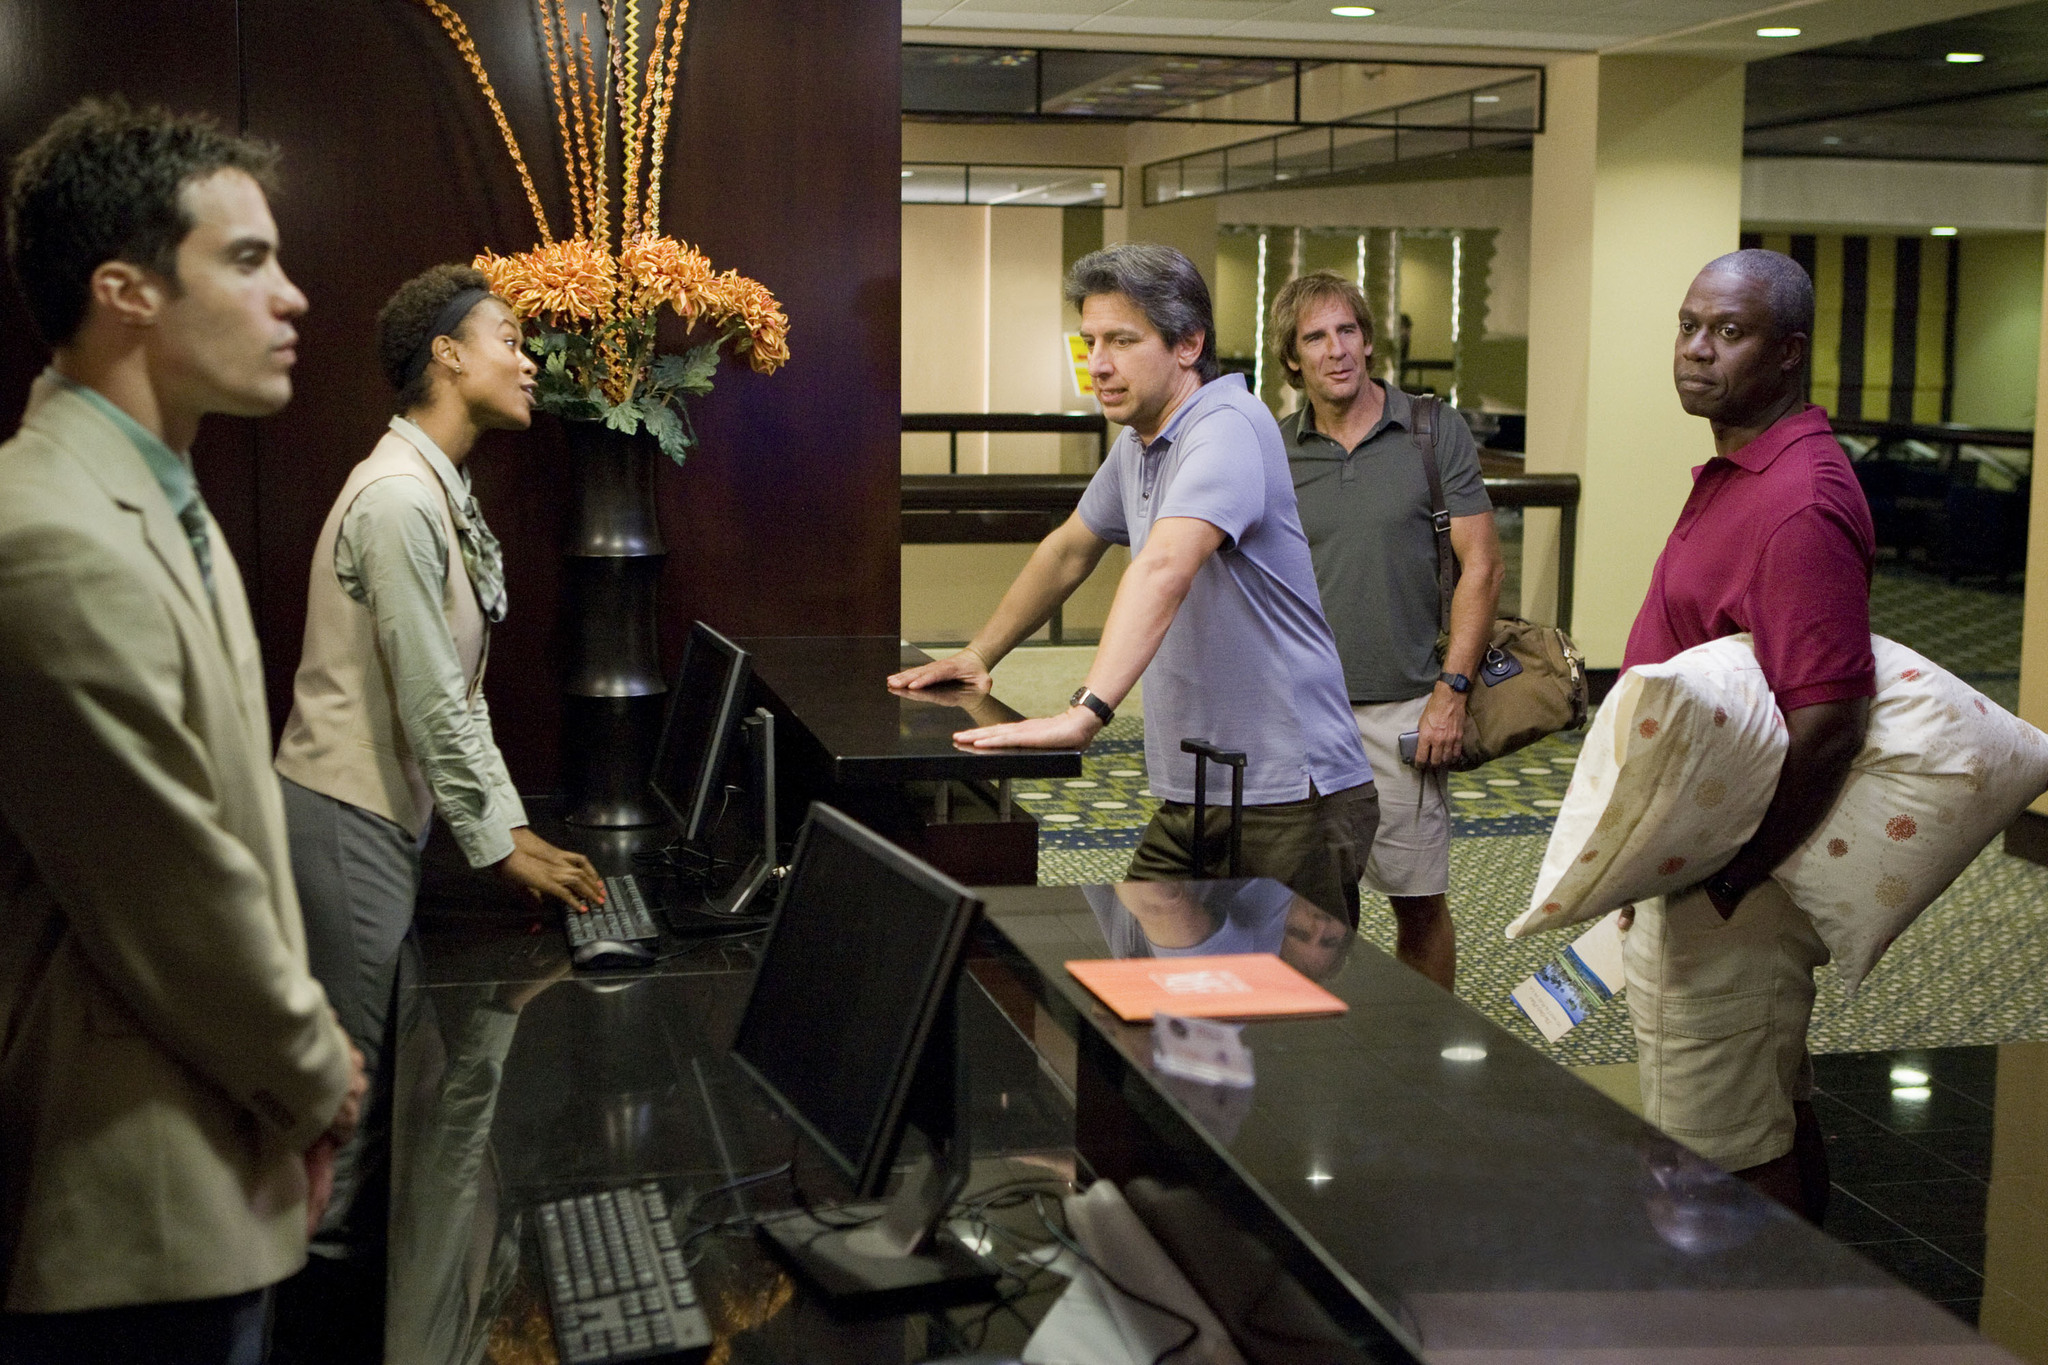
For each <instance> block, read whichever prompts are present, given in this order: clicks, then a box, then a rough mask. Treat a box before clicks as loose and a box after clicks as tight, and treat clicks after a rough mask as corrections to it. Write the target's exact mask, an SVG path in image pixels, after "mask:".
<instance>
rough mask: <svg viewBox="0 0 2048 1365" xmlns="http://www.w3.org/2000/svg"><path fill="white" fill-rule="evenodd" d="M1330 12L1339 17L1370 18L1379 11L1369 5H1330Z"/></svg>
mask: <svg viewBox="0 0 2048 1365" xmlns="http://www.w3.org/2000/svg"><path fill="white" fill-rule="evenodd" d="M1330 13H1332V14H1334V15H1336V16H1337V17H1338V18H1339V19H1370V18H1372V17H1373V15H1375V14H1378V13H1379V11H1378V10H1376V9H1374V8H1373V7H1372V6H1371V5H1332V6H1330Z"/></svg>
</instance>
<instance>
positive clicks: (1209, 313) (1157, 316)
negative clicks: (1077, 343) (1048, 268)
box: [1066, 242, 1223, 384]
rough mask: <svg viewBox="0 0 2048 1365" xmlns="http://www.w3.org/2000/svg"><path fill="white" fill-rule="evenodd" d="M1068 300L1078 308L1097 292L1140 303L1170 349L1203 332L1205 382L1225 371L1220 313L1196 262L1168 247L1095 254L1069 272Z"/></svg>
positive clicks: (1144, 245)
mask: <svg viewBox="0 0 2048 1365" xmlns="http://www.w3.org/2000/svg"><path fill="white" fill-rule="evenodd" d="M1066 294H1067V302H1068V303H1071V304H1072V305H1074V307H1076V308H1079V307H1080V306H1081V305H1082V304H1083V303H1085V302H1086V301H1087V300H1089V299H1091V298H1094V297H1095V296H1096V295H1097V294H1122V295H1123V296H1124V297H1125V298H1127V299H1129V300H1130V301H1131V302H1132V303H1135V304H1136V305H1138V311H1140V312H1141V313H1143V314H1144V315H1145V320H1146V321H1147V322H1149V323H1151V324H1152V329H1153V330H1154V331H1156V332H1158V333H1159V336H1160V339H1161V340H1163V341H1165V343H1166V344H1167V345H1168V346H1178V345H1180V343H1181V342H1182V341H1183V340H1185V339H1186V338H1188V337H1190V336H1192V335H1194V334H1195V333H1196V332H1200V333H1201V334H1202V354H1201V356H1200V358H1198V359H1197V360H1196V361H1195V373H1196V374H1198V375H1200V376H1201V379H1202V382H1203V383H1204V384H1206V383H1208V382H1209V381H1210V380H1212V379H1214V378H1215V377H1216V376H1217V375H1219V374H1222V373H1223V366H1222V365H1221V364H1219V363H1218V362H1217V359H1216V310H1215V309H1214V308H1213V307H1212V306H1211V305H1210V303H1209V286H1208V285H1207V284H1206V283H1205V282H1204V281H1203V279H1202V272H1201V271H1199V270H1197V269H1195V263H1194V262H1193V261H1191V260H1189V259H1188V258H1187V257H1185V256H1183V255H1181V253H1180V252H1178V251H1175V250H1174V249H1173V248H1172V247H1170V246H1157V245H1154V244H1152V243H1149V242H1124V243H1121V244H1120V245H1117V246H1106V247H1104V248H1102V250H1100V251H1091V252H1089V253H1088V254H1087V255H1086V256H1083V257H1082V258H1081V259H1080V260H1078V261H1076V262H1074V266H1073V269H1071V270H1069V271H1068V272H1067V288H1066Z"/></svg>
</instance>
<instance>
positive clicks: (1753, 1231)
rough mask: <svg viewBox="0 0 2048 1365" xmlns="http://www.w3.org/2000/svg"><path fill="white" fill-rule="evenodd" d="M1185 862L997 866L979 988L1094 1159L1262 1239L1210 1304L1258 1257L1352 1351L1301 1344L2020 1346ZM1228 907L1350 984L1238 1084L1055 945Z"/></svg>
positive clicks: (1488, 1352)
mask: <svg viewBox="0 0 2048 1365" xmlns="http://www.w3.org/2000/svg"><path fill="white" fill-rule="evenodd" d="M1193 886H1194V887H1195V888H1198V889H1199V896H1200V900H1199V904H1195V905H1192V906H1191V905H1190V904H1189V903H1187V902H1186V901H1185V900H1183V901H1181V902H1179V903H1175V902H1173V901H1171V900H1167V901H1165V902H1164V903H1162V897H1170V896H1172V895H1173V894H1175V893H1176V892H1179V891H1183V890H1185V889H1187V888H1186V887H1185V885H1184V886H1183V887H1181V888H1162V886H1161V884H1152V885H1151V886H1149V887H1135V888H1133V887H1125V888H1112V887H1038V888H1011V887H1001V888H992V889H990V890H989V891H988V892H987V895H988V898H989V906H990V924H991V926H992V928H993V930H994V934H995V937H996V939H997V940H998V943H999V947H1000V950H1001V953H1002V956H1003V959H1004V961H1005V963H1006V964H1007V966H1008V967H1009V969H1010V970H1011V971H1012V972H1013V973H1014V980H1013V982H1012V984H1011V986H1010V987H1009V988H1007V989H1005V988H1003V987H1000V986H999V987H997V989H996V991H995V994H996V995H997V997H998V998H999V999H1002V1000H1003V1001H1004V1004H1005V1007H1006V1009H1008V1010H1009V1011H1010V1012H1011V1015H1012V1017H1013V1018H1019V1017H1020V1016H1021V1017H1022V1020H1023V1023H1024V1026H1025V1027H1026V1029H1027V1030H1028V1031H1030V1032H1031V1033H1032V1035H1033V1036H1034V1037H1036V1038H1037V1039H1038V1040H1039V1043H1040V1047H1041V1050H1042V1051H1044V1052H1046V1053H1047V1054H1048V1055H1056V1054H1057V1053H1059V1052H1061V1051H1062V1050H1065V1051H1066V1054H1067V1060H1066V1063H1065V1068H1066V1070H1067V1072H1068V1075H1069V1077H1070V1078H1071V1079H1070V1084H1071V1085H1072V1086H1073V1088H1074V1089H1075V1092H1076V1095H1077V1101H1076V1103H1077V1110H1076V1147H1077V1150H1078V1151H1079V1153H1080V1155H1081V1157H1082V1158H1083V1160H1084V1161H1085V1162H1086V1163H1087V1165H1088V1166H1089V1167H1090V1168H1091V1169H1092V1170H1093V1171H1094V1173H1095V1174H1097V1175H1099V1176H1105V1177H1109V1178H1112V1179H1115V1180H1117V1181H1118V1182H1119V1183H1125V1182H1130V1181H1132V1180H1134V1179H1135V1178H1138V1177H1152V1178H1154V1179H1163V1180H1164V1182H1165V1183H1166V1184H1167V1185H1168V1186H1170V1187H1173V1188H1174V1189H1175V1190H1176V1191H1177V1192H1176V1193H1175V1194H1173V1195H1172V1196H1170V1198H1169V1200H1168V1203H1169V1204H1170V1202H1171V1199H1179V1200H1181V1201H1182V1203H1183V1205H1185V1209H1184V1211H1188V1212H1191V1213H1192V1215H1193V1216H1191V1217H1189V1218H1188V1219H1187V1225H1188V1226H1191V1227H1198V1228H1199V1227H1202V1226H1204V1223H1203V1219H1204V1218H1206V1219H1208V1220H1209V1222H1208V1224H1207V1226H1209V1227H1212V1228H1222V1229H1226V1231H1225V1232H1224V1233H1223V1234H1222V1236H1223V1237H1224V1238H1225V1239H1227V1238H1228V1237H1230V1236H1242V1235H1243V1234H1245V1233H1248V1234H1250V1236H1251V1238H1252V1239H1253V1240H1254V1241H1255V1242H1256V1245H1255V1246H1253V1247H1252V1248H1251V1249H1250V1251H1248V1252H1245V1253H1242V1254H1239V1255H1236V1256H1235V1257H1232V1258H1229V1262H1230V1264H1229V1268H1228V1269H1227V1270H1226V1271H1225V1272H1224V1273H1223V1274H1222V1275H1221V1276H1219V1277H1218V1278H1217V1282H1216V1283H1215V1284H1214V1285H1211V1286H1202V1285H1199V1284H1198V1288H1206V1289H1208V1290H1209V1292H1210V1295H1211V1298H1212V1302H1213V1301H1215V1299H1216V1298H1217V1297H1218V1296H1220V1297H1223V1298H1226V1299H1227V1298H1229V1297H1230V1296H1232V1295H1234V1294H1241V1293H1243V1292H1244V1291H1243V1287H1242V1282H1243V1280H1244V1279H1245V1278H1246V1277H1247V1276H1251V1277H1254V1278H1256V1277H1257V1276H1258V1275H1261V1274H1266V1273H1268V1272H1265V1271H1262V1270H1260V1269H1258V1265H1257V1263H1258V1261H1259V1259H1260V1257H1261V1256H1263V1257H1264V1258H1265V1259H1267V1260H1268V1261H1277V1263H1278V1265H1280V1266H1282V1267H1284V1268H1285V1270H1286V1272H1287V1273H1288V1275H1290V1276H1291V1277H1292V1279H1293V1281H1294V1282H1295V1283H1296V1284H1298V1285H1299V1286H1300V1288H1301V1289H1302V1290H1303V1291H1305V1292H1306V1294H1307V1295H1308V1296H1309V1297H1311V1298H1313V1300H1314V1301H1315V1303H1316V1304H1317V1305H1318V1306H1319V1307H1320V1308H1321V1310H1322V1311H1323V1312H1324V1313H1325V1314H1327V1316H1328V1319H1329V1321H1330V1322H1331V1323H1332V1324H1335V1325H1336V1326H1337V1328H1338V1329H1339V1330H1340V1332H1341V1334H1342V1335H1344V1336H1347V1337H1349V1338H1350V1339H1351V1340H1352V1341H1353V1342H1354V1343H1355V1344H1356V1347H1357V1349H1358V1350H1359V1351H1361V1352H1363V1355H1362V1356H1361V1355H1358V1354H1352V1355H1346V1354H1342V1353H1340V1352H1334V1351H1333V1352H1332V1353H1324V1352H1321V1351H1318V1352H1316V1353H1314V1354H1313V1355H1302V1356H1300V1357H1298V1358H1301V1359H1315V1360H1317V1361H1323V1360H1356V1359H1361V1358H1369V1359H1408V1358H1414V1357H1420V1358H1422V1359H1426V1360H1428V1361H1429V1362H1431V1365H1446V1363H1447V1362H1457V1363H1458V1365H1464V1363H1465V1362H1470V1363H1471V1365H1482V1363H1483V1365H1522V1362H1534V1361H1560V1362H1563V1361H1569V1362H1616V1363H1617V1365H1619V1362H1624V1361H1626V1362H1672V1363H1673V1365H1676V1362H1680V1361H1684V1362H1689V1363H1694V1365H1709V1363H1715V1365H1718V1363H1719V1362H1730V1363H1731V1365H1732V1362H1736V1361H1744V1362H1747V1361H1771V1362H1783V1361H1802V1362H1805V1361H1811V1362H1815V1365H1820V1362H1829V1363H1830V1365H1832V1363H1833V1362H1848V1361H1856V1362H1893V1363H1896V1365H1908V1363H1910V1365H1934V1363H1935V1362H1937V1361H1938V1362H1942V1363H1943V1365H1963V1363H1966V1362H1979V1361H1981V1362H1991V1361H2000V1362H2011V1361H2012V1359H2013V1358H2012V1357H2011V1356H2009V1355H2007V1354H2006V1353H2005V1352H2004V1351H2002V1350H2000V1349H1999V1348H1998V1347H1996V1346H1994V1345H1992V1344H1991V1343H1990V1342H1988V1341H1986V1340H1984V1339H1983V1338H1982V1337H1980V1336H1978V1335H1977V1334H1976V1333H1975V1332H1973V1331H1971V1330H1970V1329H1969V1328H1968V1327H1966V1326H1964V1325H1963V1324H1962V1323H1961V1322H1960V1321H1958V1320H1957V1319H1956V1318H1954V1317H1953V1316H1951V1315H1950V1314H1949V1313H1947V1312H1946V1311H1944V1310H1943V1309H1942V1308H1940V1307H1939V1306H1937V1305H1936V1304H1934V1303H1932V1302H1931V1301H1929V1300H1927V1299H1925V1298H1922V1297H1921V1296H1920V1295H1918V1294H1916V1293H1914V1292H1913V1291H1912V1290H1910V1289H1907V1288H1904V1287H1903V1286H1901V1285H1899V1284H1898V1283H1896V1282H1895V1281H1893V1280H1892V1279H1890V1278H1889V1277H1888V1276H1886V1275H1885V1274H1884V1273H1883V1272H1881V1271H1879V1270H1878V1269H1877V1268H1876V1267H1874V1266H1872V1265H1871V1264H1870V1263H1869V1262H1868V1261H1866V1260H1864V1259H1863V1258H1862V1257H1860V1256H1858V1255H1856V1254H1855V1253H1854V1252H1852V1251H1850V1250H1849V1249H1848V1248H1846V1247H1843V1246H1842V1245H1840V1244H1839V1243H1837V1242H1835V1241H1834V1240H1833V1239H1832V1238H1830V1237H1828V1236H1826V1235H1825V1234H1823V1233H1821V1232H1820V1231H1818V1230H1817V1229H1815V1228H1813V1227H1810V1226H1809V1225H1807V1224H1806V1223H1805V1222H1803V1221H1801V1220H1800V1219H1798V1218H1796V1217H1794V1216H1793V1215H1792V1214H1790V1213H1789V1212H1787V1211H1786V1210H1785V1209H1783V1208H1781V1207H1780V1206H1778V1205H1777V1204H1775V1203H1772V1202H1770V1201H1768V1200H1766V1199H1764V1198H1762V1197H1761V1196H1759V1195H1757V1194H1755V1193H1754V1192H1752V1191H1751V1190H1750V1189H1749V1188H1748V1187H1747V1186H1745V1185H1743V1184H1742V1183H1741V1182H1739V1181H1737V1180H1735V1179H1734V1178H1733V1177H1731V1176H1728V1175H1725V1174H1723V1173H1722V1172H1721V1171H1719V1170H1718V1169H1717V1168H1715V1167H1713V1166H1711V1165H1710V1164H1708V1163H1707V1162H1705V1161H1704V1160H1702V1159H1700V1158H1699V1157H1696V1156H1694V1155H1693V1154H1692V1153H1690V1152H1689V1151H1687V1150H1686V1149H1685V1148H1683V1147H1681V1146H1679V1145H1678V1144H1677V1143H1676V1142H1673V1141H1672V1140H1671V1139H1669V1138H1667V1137H1665V1136H1663V1135H1662V1134H1661V1133H1659V1132H1658V1131H1657V1130H1656V1129H1654V1128H1652V1127H1650V1126H1649V1125H1648V1124H1646V1123H1644V1122H1642V1121H1641V1120H1640V1119H1638V1118H1636V1117H1635V1116H1634V1115H1632V1114H1630V1113H1629V1112H1628V1111H1626V1110H1624V1109H1623V1108H1621V1107H1620V1106H1619V1105H1617V1104H1615V1103H1613V1102H1612V1101H1611V1100H1609V1099H1607V1098H1606V1097H1605V1096H1603V1095H1601V1094H1599V1093H1598V1092H1597V1091H1595V1090H1593V1089H1592V1088H1591V1087H1590V1086H1587V1085H1585V1084H1583V1083H1581V1082H1580V1081H1579V1080H1578V1079H1577V1078H1576V1077H1574V1076H1573V1075H1571V1074H1570V1073H1569V1072H1567V1071H1566V1070H1564V1068H1562V1067H1560V1066H1558V1065H1557V1064H1555V1063H1554V1062H1552V1061H1550V1060H1549V1059H1548V1058H1546V1057H1544V1056H1542V1055H1541V1054H1540V1053H1538V1052H1537V1051H1536V1050H1535V1049H1534V1048H1531V1047H1529V1046H1527V1045H1526V1044H1524V1043H1522V1042H1521V1041H1519V1040H1518V1039H1516V1038H1515V1037H1514V1036H1513V1035H1511V1034H1509V1033H1508V1032H1506V1031H1505V1030H1503V1029H1501V1028H1499V1027H1498V1026H1496V1025H1494V1024H1493V1023H1492V1022H1490V1021H1489V1020H1487V1019H1486V1018H1485V1017H1484V1016H1482V1015H1480V1014H1479V1013H1478V1012H1477V1011H1475V1010H1473V1009H1471V1008H1470V1007H1469V1006H1467V1005H1464V1004H1463V1003H1461V1002H1460V1001H1458V1000H1457V999H1456V998H1454V997H1453V996H1451V995H1449V994H1447V993H1445V992H1444V991H1442V990H1439V989H1438V988H1437V987H1436V986H1434V985H1433V984H1431V983H1430V982H1428V981H1426V980H1424V979H1423V978H1422V977H1421V976H1419V975H1417V974H1415V973H1414V972H1412V971H1409V970H1408V969H1407V968H1405V967H1402V966H1401V965H1399V964H1398V963H1396V962H1395V961H1394V959H1392V958H1391V957H1389V956H1387V955H1386V954H1385V953H1383V952H1381V951H1380V950H1379V949H1378V948H1376V947H1373V946H1372V945H1371V944H1368V943H1363V942H1357V941H1355V938H1354V936H1353V935H1351V934H1350V933H1349V931H1348V930H1346V928H1345V927H1344V926H1343V925H1341V924H1339V923H1338V922H1337V921H1335V920H1332V919H1331V918H1330V917H1329V916H1327V915H1325V914H1323V913H1322V912H1321V911H1319V910H1317V909H1316V908H1315V907H1314V906H1312V905H1309V904H1308V903H1307V902H1306V901H1301V900H1299V899H1298V898H1295V897H1292V896H1290V895H1289V894H1288V893H1287V892H1286V890H1285V888H1282V887H1279V886H1277V885H1276V884H1274V883H1271V882H1264V881H1256V880H1254V881H1247V882H1238V883H1225V882H1213V883H1197V884H1193ZM1139 897H1149V898H1150V902H1149V903H1148V902H1146V901H1143V900H1139V899H1137V898H1139ZM1133 906H1136V907H1137V908H1138V909H1139V910H1140V911H1142V913H1134V912H1133V909H1132V907H1133ZM1205 917H1206V918H1205ZM1226 923H1227V924H1228V925H1229V926H1230V934H1231V937H1232V939H1233V944H1232V946H1231V947H1230V948H1228V949H1212V950H1211V951H1277V952H1279V953H1280V954H1281V955H1282V956H1283V957H1284V958H1287V959H1289V960H1291V961H1293V962H1295V963H1296V965H1298V966H1299V967H1300V968H1301V969H1302V970H1303V971H1305V972H1307V973H1309V974H1310V975H1312V976H1315V977H1317V978H1318V979H1320V981H1321V983H1322V984H1323V985H1324V986H1325V987H1326V988H1328V989H1329V990H1331V991H1332V992H1334V993H1335V994H1337V995H1338V996H1340V997H1342V998H1343V999H1344V1000H1345V1001H1346V1002H1347V1003H1348V1004H1349V1005H1350V1011H1349V1013H1347V1014H1345V1015H1342V1016H1338V1017H1326V1018H1321V1019H1306V1020H1291V1021H1284V1022H1280V1021H1276V1022H1267V1023H1253V1024H1248V1025H1246V1026H1245V1034H1244V1036H1245V1038H1246V1041H1247V1042H1248V1043H1249V1044H1250V1046H1251V1049H1252V1052H1253V1054H1254V1063H1255V1069H1256V1084H1255V1085H1254V1086H1253V1087H1252V1088H1251V1089H1250V1090H1249V1091H1244V1090H1238V1091H1231V1090H1227V1089H1224V1088H1221V1087H1213V1086H1203V1085H1196V1084H1192V1083H1189V1082H1184V1081H1178V1080H1175V1079H1173V1078H1171V1077H1165V1076H1161V1075H1159V1074H1157V1073H1156V1072H1155V1070H1154V1067H1153V1062H1152V1037H1151V1033H1152V1030H1151V1027H1150V1026H1149V1025H1142V1024H1140V1025H1131V1024H1124V1023H1121V1022H1120V1021H1118V1019H1117V1018H1116V1016H1115V1015H1114V1014H1112V1013H1111V1012H1110V1011H1109V1010H1107V1009H1106V1008H1104V1007H1103V1006H1102V1005H1101V1003H1100V1002H1099V1001H1097V1000H1096V998H1095V997H1094V996H1093V995H1091V994H1090V993H1089V992H1088V991H1087V990H1086V989H1085V988H1083V987H1082V986H1081V985H1080V984H1079V983H1078V982H1077V981H1075V980H1074V979H1073V977H1072V976H1071V975H1070V974H1069V973H1068V972H1067V971H1066V970H1065V969H1064V967H1063V966H1062V965H1061V964H1062V963H1064V962H1067V961H1070V960H1073V959H1076V958H1100V957H1108V956H1112V955H1113V953H1112V949H1116V950H1118V952H1117V954H1115V955H1123V956H1134V955H1135V956H1144V955H1148V954H1149V955H1158V954H1159V952H1160V950H1159V949H1158V948H1156V947H1153V946H1152V943H1151V937H1149V936H1151V935H1156V936H1157V937H1158V938H1159V939H1160V940H1161V941H1162V942H1166V943H1169V944H1182V945H1187V944H1190V943H1198V942H1199V940H1200V937H1201V935H1203V934H1204V933H1207V932H1209V931H1210V930H1211V929H1212V928H1221V927H1223V926H1224V925H1225V924H1226ZM1168 951H1171V949H1169V950H1168ZM1168 965H1170V959H1166V958H1162V966H1168ZM1240 1230H1241V1231H1240ZM1207 1240H1209V1241H1211V1242H1213V1241H1216V1240H1217V1236H1216V1235H1215V1234H1213V1233H1212V1234H1211V1235H1210V1237H1209V1238H1208V1239H1207ZM1269 1297H1270V1295H1269ZM1295 1330H1299V1327H1298V1325H1297V1327H1296V1329H1295ZM1282 1358H1287V1357H1285V1356H1283V1357H1282Z"/></svg>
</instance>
